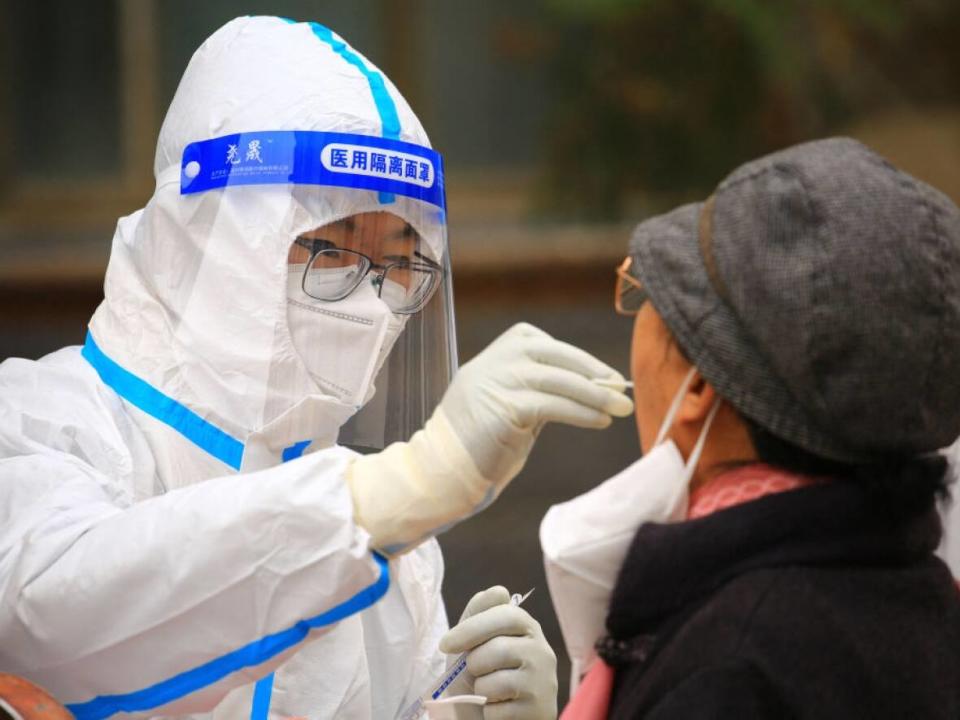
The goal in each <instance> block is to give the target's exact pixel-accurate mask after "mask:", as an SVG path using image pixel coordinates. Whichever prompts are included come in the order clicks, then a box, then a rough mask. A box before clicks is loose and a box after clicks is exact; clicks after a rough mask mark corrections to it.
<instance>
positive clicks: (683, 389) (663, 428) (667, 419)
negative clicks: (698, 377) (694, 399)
mask: <svg viewBox="0 0 960 720" xmlns="http://www.w3.org/2000/svg"><path fill="white" fill-rule="evenodd" d="M696 372H697V369H696V368H695V367H692V368H690V372H688V373H687V376H686V377H685V378H684V379H683V382H682V383H680V387H679V388H678V389H677V393H676V395H674V396H673V401H672V402H671V403H670V408H669V409H668V410H667V414H666V415H665V416H664V418H663V422H662V423H660V432H658V433H657V439H656V440H655V441H654V442H653V446H654V447H656V446H657V445H659V444H660V443H662V442H663V441H664V440H666V438H667V433H668V432H670V428H672V427H673V421H674V420H675V419H676V417H677V413H678V412H679V411H680V403H682V402H683V396H684V395H686V394H687V390H689V389H690V383H691V382H693V376H694V375H695V374H696Z"/></svg>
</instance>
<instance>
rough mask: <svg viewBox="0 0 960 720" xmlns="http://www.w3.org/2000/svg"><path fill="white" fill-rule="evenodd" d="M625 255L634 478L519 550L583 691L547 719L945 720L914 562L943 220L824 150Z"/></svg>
mask: <svg viewBox="0 0 960 720" xmlns="http://www.w3.org/2000/svg"><path fill="white" fill-rule="evenodd" d="M630 250H631V252H630V256H629V258H628V259H627V260H626V261H625V262H624V264H623V266H622V267H621V269H620V272H619V274H620V279H619V283H618V288H617V303H618V309H620V310H621V311H622V312H625V313H629V314H633V315H635V318H636V319H635V325H634V334H633V345H632V361H631V365H632V367H631V370H632V373H633V379H634V382H635V402H636V415H637V422H638V427H639V433H640V444H641V447H642V449H643V453H644V457H643V459H642V460H640V461H639V462H638V463H637V464H635V465H634V466H632V467H631V468H629V469H628V470H626V471H624V473H622V474H621V475H619V476H617V477H615V478H612V479H611V480H609V481H607V483H605V484H603V485H601V486H598V487H597V488H594V489H593V490H592V491H591V492H590V493H587V494H586V495H584V496H581V497H580V498H576V499H574V500H572V501H570V502H569V503H566V504H564V505H561V506H557V507H555V508H553V509H552V510H551V512H550V513H548V516H547V518H545V521H544V524H543V527H542V529H541V539H542V541H543V545H544V550H545V556H546V562H547V568H548V577H549V578H550V581H551V590H552V592H553V595H554V602H555V604H556V605H557V606H558V616H559V617H560V621H561V625H562V627H563V629H564V634H565V640H566V641H567V645H568V648H570V649H571V653H572V654H573V655H574V660H575V670H582V671H588V672H586V677H585V679H584V680H583V684H582V685H581V686H580V688H579V690H578V692H577V693H576V694H575V696H574V698H573V701H572V702H571V704H570V705H569V706H568V707H567V709H566V710H565V711H564V714H563V715H562V717H563V718H567V719H568V720H569V719H571V718H588V717H598V718H599V717H610V718H641V717H642V718H658V719H659V718H747V717H749V718H787V717H816V718H850V717H869V718H906V717H911V718H920V717H923V718H957V717H960V594H958V591H957V587H956V585H955V583H954V580H953V578H952V576H951V573H950V571H949V570H948V568H947V566H946V565H945V564H944V563H943V562H942V561H941V560H940V559H938V558H937V557H936V555H935V551H936V548H937V546H938V544H939V542H940V538H941V521H940V517H939V514H938V508H937V503H938V500H940V499H943V498H945V497H946V495H947V491H946V484H945V480H946V475H947V463H946V460H945V458H944V457H943V456H942V455H941V454H939V453H938V452H937V450H938V448H942V447H944V446H946V445H949V444H950V443H951V442H952V441H953V440H954V438H956V437H957V435H958V434H960V374H958V367H960V273H958V272H957V269H958V268H960V211H958V208H957V207H956V206H955V205H954V204H953V203H952V202H951V201H950V200H949V199H947V198H946V197H945V196H944V195H942V194H941V193H939V192H938V191H936V190H934V189H933V188H931V187H929V186H927V185H925V184H924V183H922V182H919V181H918V180H916V179H914V178H912V177H910V176H909V175H907V174H906V173H903V172H901V171H899V170H898V169H896V168H894V167H893V166H892V165H890V164H889V163H888V162H886V161H885V160H884V159H883V158H881V157H879V156H878V155H877V154H875V153H874V152H872V151H870V150H869V149H867V148H866V147H864V146H863V145H861V144H860V143H858V142H855V141H853V140H849V139H829V140H822V141H817V142H812V143H808V144H804V145H799V146H797V147H793V148H790V149H787V150H784V151H782V152H779V153H776V154H773V155H770V156H768V157H764V158H761V159H759V160H756V161H754V162H751V163H748V164H746V165H744V166H743V167H741V168H739V169H737V170H736V171H734V172H733V173H732V174H731V175H730V176H729V177H728V178H727V179H725V180H724V181H723V182H722V183H721V184H720V185H719V186H718V188H717V189H716V191H715V193H714V194H713V195H712V196H711V197H710V198H708V199H707V200H706V202H702V203H696V204H691V205H686V206H684V207H681V208H678V209H676V210H674V211H673V212H670V213H668V214H666V215H663V216H660V217H656V218H653V219H651V220H648V221H646V222H644V223H643V224H641V225H640V226H639V227H638V228H637V230H636V232H635V234H634V236H633V239H632V241H631V248H630ZM614 499H616V501H615V502H614ZM601 516H604V517H605V518H606V519H607V522H605V523H598V522H596V519H597V518H599V517H601ZM560 525H563V526H564V527H566V528H567V531H566V540H563V541H561V540H560V539H559V535H558V533H557V529H558V528H559V527H560ZM637 526H640V527H639V530H636V531H635V532H634V531H633V530H634V529H635V528H637ZM601 527H602V530H601V529H598V528H601ZM627 531H629V532H627ZM571 536H573V537H571ZM584 548H586V549H584ZM598 548H600V549H599V550H598ZM588 568H589V570H592V571H593V572H592V573H591V572H589V571H588ZM611 568H612V570H611ZM571 598H572V599H571ZM591 613H592V614H593V617H592V618H591ZM604 617H605V633H604V637H603V638H602V639H601V640H600V642H599V643H598V645H597V652H598V654H599V656H600V657H599V658H597V657H596V656H595V655H593V654H592V652H591V651H590V649H589V643H588V642H586V640H589V639H590V633H591V628H593V631H594V633H595V635H596V634H600V631H598V630H597V628H598V627H599V625H597V624H594V625H591V622H595V623H596V622H597V621H598V618H599V620H603V619H604ZM579 679H580V677H579V673H578V677H576V678H575V681H578V680H579Z"/></svg>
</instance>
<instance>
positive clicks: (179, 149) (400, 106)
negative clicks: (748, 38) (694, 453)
mask: <svg viewBox="0 0 960 720" xmlns="http://www.w3.org/2000/svg"><path fill="white" fill-rule="evenodd" d="M385 103H386V105H385ZM385 108H386V109H385ZM261 130H270V131H293V130H296V131H323V132H336V133H351V134H356V135H367V136H372V137H384V138H386V137H388V136H389V137H391V138H392V139H393V140H396V141H398V142H406V143H412V144H415V145H417V146H424V147H428V146H429V142H428V139H427V137H426V134H425V132H424V131H423V128H422V127H421V125H420V123H419V121H418V120H417V118H416V117H415V116H414V114H413V112H412V111H411V110H410V108H409V107H408V105H407V104H406V102H405V101H404V100H403V98H402V97H401V96H400V95H399V93H398V92H397V91H396V89H395V88H394V87H393V85H392V84H390V83H389V81H388V80H386V79H385V78H384V77H383V76H382V75H381V74H380V73H379V72H378V71H377V70H376V68H374V67H373V65H372V64H371V63H369V61H367V60H366V59H365V58H363V57H362V56H360V55H359V54H358V53H356V52H355V51H354V50H352V49H351V48H350V47H349V46H347V45H346V44H345V43H344V42H343V41H342V40H341V39H340V38H338V37H337V36H336V35H334V34H332V33H330V32H329V31H328V30H326V29H325V28H323V27H321V26H318V25H315V24H312V23H300V24H297V23H291V22H288V21H285V20H282V19H279V18H269V17H259V18H241V19H237V20H235V21H233V22H231V23H228V24H227V25H226V26H224V27H223V28H221V29H220V30H219V31H217V32H216V33H215V34H214V35H213V36H211V38H209V39H208V40H207V41H206V42H205V43H204V44H203V45H202V46H201V48H200V49H199V50H198V51H197V52H196V53H195V55H194V57H193V58H192V60H191V62H190V64H189V66H188V68H187V70H186V73H185V75H184V78H183V80H182V82H181V85H180V87H179V89H178V91H177V94H176V96H175V98H174V100H173V103H172V105H171V107H170V109H169V112H168V114H167V117H166V120H165V122H164V125H163V129H162V131H161V135H160V140H159V143H158V148H157V154H156V162H155V168H154V171H155V175H156V178H157V187H156V191H155V194H154V196H153V198H152V199H151V200H150V202H149V203H148V204H147V206H146V207H145V208H144V209H143V210H141V211H138V212H136V213H134V214H133V215H130V216H128V217H125V218H122V219H121V220H120V222H119V223H118V227H117V231H116V235H115V237H114V241H113V247H112V252H111V258H110V263H109V266H108V270H107V276H106V282H105V300H104V302H103V303H102V305H101V306H100V307H99V308H98V310H97V312H96V313H95V315H94V317H93V319H92V321H91V323H90V334H89V335H88V338H87V342H86V345H85V346H84V347H83V348H76V347H73V348H66V349H63V350H60V351H58V352H55V353H53V354H51V355H48V356H47V357H45V358H43V359H41V360H40V361H36V362H33V361H27V360H18V359H10V360H7V361H5V362H4V363H3V364H2V365H0V671H4V672H12V673H16V674H20V675H23V676H25V677H27V678H29V679H31V680H33V681H34V682H37V683H39V684H41V685H42V686H44V687H46V688H47V689H48V690H50V691H51V692H52V693H53V694H54V695H55V696H56V697H57V698H58V699H60V700H61V701H62V702H64V703H65V704H67V705H68V706H69V707H70V709H71V710H72V711H73V712H74V714H75V715H76V716H77V718H79V719H80V720H91V719H94V718H106V717H153V716H164V717H169V716H184V715H190V714H199V713H202V714H204V715H203V716H204V717H212V718H216V719H218V720H219V719H222V718H227V719H230V720H234V719H236V718H246V717H251V718H266V717H270V718H291V717H309V718H358V719H361V720H363V719H369V718H376V719H377V720H379V719H381V718H391V717H395V716H396V715H397V714H398V713H399V712H401V710H402V709H403V708H405V707H406V706H407V705H408V704H409V703H410V702H411V701H412V700H413V699H414V698H416V696H417V695H418V694H419V693H420V692H422V691H423V690H424V688H426V687H427V686H428V685H429V684H430V682H431V681H432V680H433V679H434V678H435V677H437V676H438V675H439V674H440V673H441V672H442V671H443V663H444V657H443V655H442V654H440V652H439V650H438V642H439V639H440V637H441V636H442V634H443V633H444V632H445V631H446V630H447V619H446V616H445V613H444V608H443V604H442V601H441V596H440V585H441V580H442V575H443V564H442V559H441V556H440V552H439V547H438V545H437V543H436V541H435V540H433V539H432V535H434V534H436V533H437V532H440V531H441V530H442V529H443V527H444V526H445V525H448V524H450V523H452V522H455V521H457V520H459V519H462V518H463V517H467V516H468V515H470V514H471V513H472V512H475V511H476V510H478V509H480V508H481V507H482V506H484V505H485V504H487V503H489V502H490V501H491V500H492V499H493V498H494V497H495V496H496V494H497V493H498V492H499V491H500V490H501V489H502V488H503V486H505V485H506V483H507V482H508V481H509V479H510V478H511V477H513V475H515V474H516V472H517V471H518V470H519V468H520V466H521V465H522V463H523V459H524V458H525V457H526V453H527V452H529V446H530V444H532V441H533V438H534V437H535V436H536V433H537V432H538V431H539V428H540V427H541V426H542V424H543V423H544V422H546V421H548V420H560V421H564V422H569V423H572V424H578V425H582V426H593V427H602V426H604V425H605V424H607V423H609V421H610V417H609V415H610V414H617V415H625V414H628V413H629V412H630V405H629V402H627V401H626V399H625V398H623V397H622V396H621V395H619V394H617V393H614V392H613V391H609V390H602V389H600V388H596V387H594V386H592V385H591V384H590V383H589V382H588V380H587V379H586V378H587V377H589V376H603V377H607V378H615V377H618V376H616V374H615V373H614V372H613V371H611V370H610V369H609V368H606V366H604V365H602V363H599V362H598V361H595V360H593V359H592V358H590V357H589V356H587V355H586V354H585V353H582V351H576V350H575V349H573V348H570V347H569V346H564V345H563V344H562V343H558V342H557V341H554V340H552V339H551V338H549V337H548V336H546V335H545V334H543V333H539V332H538V331H536V330H535V329H533V328H529V327H519V328H517V329H515V330H514V331H512V332H511V333H508V334H507V335H506V336H504V338H501V340H499V341H498V343H495V344H497V348H493V350H495V352H494V353H493V354H492V355H490V354H489V351H488V357H489V358H490V359H488V360H486V361H484V359H483V358H482V357H478V358H477V360H475V361H474V362H473V363H471V365H472V366H473V369H472V370H471V371H470V372H468V373H465V379H463V380H462V381H459V380H455V381H454V385H453V386H451V388H450V392H448V395H449V398H445V401H444V402H445V404H446V414H444V413H443V412H441V411H439V410H438V411H437V412H436V413H435V414H434V417H433V419H431V421H430V422H429V423H428V424H427V427H426V428H425V429H424V430H423V431H421V432H418V433H417V434H416V435H415V436H414V438H413V439H412V440H411V442H410V443H396V444H395V445H393V446H391V447H390V448H388V449H387V450H386V451H384V452H383V453H381V454H380V455H379V456H378V455H367V456H364V457H363V462H362V463H361V462H358V461H357V455H356V454H355V453H354V452H352V451H350V450H348V449H346V448H343V447H340V446H338V445H336V440H337V436H338V432H339V431H340V428H341V426H342V425H343V424H344V423H345V422H346V421H347V420H348V419H349V418H350V417H351V415H353V414H354V413H355V412H356V410H357V407H358V405H359V404H362V403H363V402H366V401H367V400H368V399H369V397H370V395H371V394H372V386H371V385H370V375H371V373H370V372H369V368H367V371H365V372H364V373H363V375H364V377H362V378H360V380H359V385H357V384H354V385H350V386H349V387H346V386H344V387H345V389H344V392H343V394H342V395H338V393H337V392H336V391H334V390H330V389H329V388H324V387H322V386H321V385H322V383H321V384H320V385H318V382H320V381H318V379H317V377H316V374H315V373H314V374H313V375H312V374H311V372H310V371H309V370H310V368H308V367H307V366H306V364H305V362H304V359H303V357H302V355H301V352H299V349H298V348H297V347H295V343H294V342H293V340H292V339H291V333H290V330H289V328H288V318H287V292H288V283H287V255H286V250H287V245H289V243H290V241H291V240H292V239H293V236H292V235H289V234H285V233H288V232H290V231H292V232H293V233H294V235H295V234H296V233H297V232H301V231H303V230H306V229H309V228H310V227H317V226H321V225H323V224H324V223H327V222H332V221H335V220H338V219H341V218H343V217H345V216H348V215H351V214H353V213H362V212H371V211H377V210H378V209H382V208H379V206H378V202H380V201H383V200H384V198H383V196H382V194H381V196H380V199H379V201H378V199H377V194H376V193H366V195H351V194H350V193H347V192H346V191H343V192H340V191H338V190H336V189H330V190H329V192H327V191H324V192H323V193H320V194H319V195H316V196H315V197H313V198H312V199H309V200H308V199H303V200H302V202H301V203H300V204H296V203H294V204H290V190H289V188H286V189H283V188H284V187H285V186H269V187H267V188H266V189H265V188H264V187H259V186H257V187H254V186H245V187H239V188H232V189H231V190H230V191H229V192H224V191H220V190H215V191H210V192H208V193H205V194H201V195H197V196H195V197H194V199H184V197H183V196H182V194H181V183H182V182H185V180H184V177H183V176H184V173H185V172H187V169H185V167H186V166H183V167H182V166H181V162H182V160H183V154H184V149H185V148H186V147H187V146H188V145H189V144H190V143H193V142H196V141H199V140H206V139H209V138H216V137H222V136H226V135H229V134H231V133H250V132H255V131H261ZM242 149H243V148H241V150H242ZM252 152H253V150H252V148H251V149H250V150H248V153H252ZM241 159H243V158H241ZM246 159H247V160H249V161H250V162H254V161H255V160H258V158H253V159H251V158H250V156H249V154H248V156H247V158H246ZM357 198H360V199H357ZM364 198H366V199H364ZM386 202H389V203H392V205H391V207H390V208H387V209H389V210H390V211H391V212H395V213H397V214H400V215H402V216H403V217H406V218H407V219H408V220H409V221H410V222H411V224H415V220H413V219H410V218H409V217H407V215H405V214H404V213H405V212H406V211H405V210H404V208H407V207H408V205H409V203H408V202H407V200H406V199H405V198H403V197H399V196H398V197H397V198H392V197H391V198H388V199H387V200H386ZM211 208H213V209H212V210H211ZM441 220H442V217H441ZM281 228H283V231H282V232H281ZM416 229H417V230H418V231H419V232H420V233H421V235H422V237H423V239H424V241H425V242H426V243H427V244H428V245H429V244H432V245H433V246H434V247H433V249H434V250H435V251H437V252H439V253H443V252H445V250H446V249H445V247H443V244H444V243H445V236H442V235H441V234H439V233H432V231H431V229H430V228H429V227H417V228H416ZM400 329H401V330H402V327H401V328H400ZM395 334H396V333H395V332H394V335H395ZM388 335H389V333H388V332H387V331H386V329H383V328H381V331H380V332H379V334H378V335H377V336H376V337H375V338H374V340H373V341H372V343H371V344H369V346H365V347H368V351H367V355H368V357H366V358H365V359H362V360H363V363H368V362H373V358H374V357H376V358H377V361H378V362H382V361H383V356H384V355H385V354H386V353H387V352H388V351H389V342H388ZM362 337H366V336H362ZM390 339H391V340H392V339H395V337H394V338H390ZM350 349H353V350H356V348H354V347H353V346H351V347H350V348H347V350H350ZM345 356H346V357H351V358H352V357H353V355H351V354H350V353H349V352H347V353H345ZM355 364H356V363H353V362H352V361H351V363H350V365H355ZM555 366H557V367H555ZM559 366H564V367H566V368H568V369H565V370H561V369H560V368H559ZM498 368H505V369H504V370H498ZM527 368H534V369H535V370H536V372H532V371H529V370H528V369H527ZM544 368H548V370H549V371H547V370H544ZM465 369H466V368H465ZM507 369H509V371H510V372H509V378H507V379H506V380H503V378H502V377H501V376H502V375H504V374H507ZM335 370H336V367H334V369H333V370H331V369H330V367H325V369H324V372H326V373H327V375H329V373H330V372H334V371H335ZM354 370H356V368H355V367H347V368H346V370H345V372H346V371H354ZM498 373H500V375H498ZM374 374H375V373H374ZM459 377H460V376H459V375H458V378H459ZM525 378H527V379H525ZM354 379H356V378H354ZM321 380H322V378H321ZM327 380H330V378H329V377H327ZM620 381H622V378H620ZM458 382H459V385H457V383H458ZM331 383H332V385H335V383H333V381H332V380H331ZM474 388H479V389H474ZM511 393H512V394H511ZM510 398H516V400H512V399H510ZM543 398H546V400H544V399H543ZM568 398H572V399H568ZM474 399H476V400H477V402H474ZM541 401H542V402H541ZM504 418H506V419H504ZM498 423H499V424H498ZM504 424H507V425H509V428H508V429H507V430H505V429H504ZM491 448H492V449H491ZM437 455H442V457H440V458H439V459H437ZM378 483H380V485H378ZM383 487H386V488H388V489H389V492H382V491H381V489H382V488H383ZM458 493H459V495H458ZM461 496H462V497H461ZM424 498H426V499H427V500H426V501H425V502H424V501H423V499H424ZM451 498H452V500H451ZM425 508H426V509H425ZM404 518H410V519H409V521H405V520H404ZM368 531H369V532H368ZM374 548H379V549H382V550H383V551H384V553H385V554H380V553H378V552H376V551H374ZM388 555H389V556H390V557H389V558H388Z"/></svg>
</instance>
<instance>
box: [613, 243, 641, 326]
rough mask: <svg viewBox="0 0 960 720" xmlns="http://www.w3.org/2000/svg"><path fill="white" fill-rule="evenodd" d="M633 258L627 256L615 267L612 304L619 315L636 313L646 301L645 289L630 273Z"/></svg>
mask: <svg viewBox="0 0 960 720" xmlns="http://www.w3.org/2000/svg"><path fill="white" fill-rule="evenodd" d="M632 264H633V258H632V257H627V258H626V259H625V260H624V261H623V262H622V263H621V264H620V267H618V268H617V287H616V290H615V291H614V296H613V306H614V308H616V310H617V312H618V313H619V314H620V315H636V314H637V313H638V312H639V311H640V307H641V306H642V305H643V304H644V303H645V302H646V301H647V291H646V290H644V288H643V285H642V284H641V283H640V281H639V280H637V279H636V278H635V277H634V276H633V275H632V274H631V273H630V266H631V265H632Z"/></svg>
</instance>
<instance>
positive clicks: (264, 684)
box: [250, 673, 274, 720]
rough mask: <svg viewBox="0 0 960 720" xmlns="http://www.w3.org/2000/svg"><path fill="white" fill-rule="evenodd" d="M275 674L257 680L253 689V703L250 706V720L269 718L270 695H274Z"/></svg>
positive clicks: (265, 719)
mask: <svg viewBox="0 0 960 720" xmlns="http://www.w3.org/2000/svg"><path fill="white" fill-rule="evenodd" d="M273 675H274V673H270V674H269V675H267V676H266V677H265V678H261V679H260V680H258V681H257V684H256V685H255V686H254V689H253V705H252V706H251V707H250V720H267V718H268V716H269V714H270V696H271V695H273Z"/></svg>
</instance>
